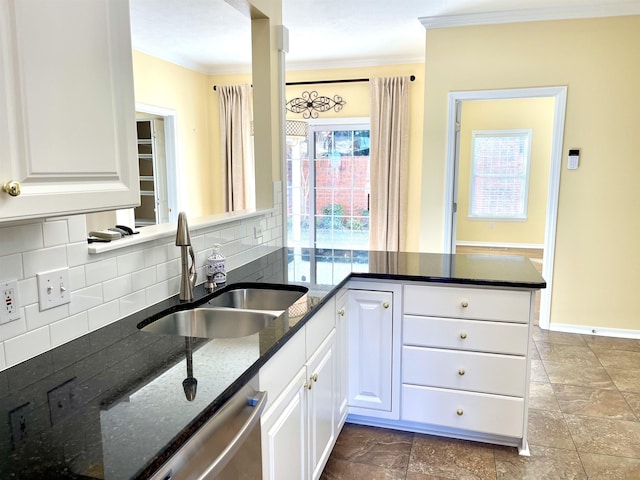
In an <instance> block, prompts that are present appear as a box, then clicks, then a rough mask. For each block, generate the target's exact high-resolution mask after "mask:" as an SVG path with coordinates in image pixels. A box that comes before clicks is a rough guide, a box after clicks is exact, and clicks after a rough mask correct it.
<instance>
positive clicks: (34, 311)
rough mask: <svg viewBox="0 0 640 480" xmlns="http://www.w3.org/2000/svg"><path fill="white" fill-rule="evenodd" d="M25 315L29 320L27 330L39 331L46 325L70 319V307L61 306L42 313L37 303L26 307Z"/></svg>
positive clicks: (66, 305)
mask: <svg viewBox="0 0 640 480" xmlns="http://www.w3.org/2000/svg"><path fill="white" fill-rule="evenodd" d="M24 313H25V317H26V320H27V330H37V329H38V328H41V327H44V326H45V325H49V324H50V323H53V322H56V321H58V320H62V319H63V318H66V317H68V316H69V305H68V304H65V305H60V306H58V307H54V308H49V309H47V310H43V311H42V312H41V311H40V306H39V305H38V304H37V303H32V304H31V305H27V306H26V307H24Z"/></svg>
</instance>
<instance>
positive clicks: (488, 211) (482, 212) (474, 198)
mask: <svg viewBox="0 0 640 480" xmlns="http://www.w3.org/2000/svg"><path fill="white" fill-rule="evenodd" d="M530 156H531V130H530V129H528V130H490V131H486V130H481V131H480V130H476V131H474V132H472V143H471V199H470V202H469V217H471V218H490V219H505V220H509V219H514V220H523V219H526V218H527V196H528V190H529V163H530Z"/></svg>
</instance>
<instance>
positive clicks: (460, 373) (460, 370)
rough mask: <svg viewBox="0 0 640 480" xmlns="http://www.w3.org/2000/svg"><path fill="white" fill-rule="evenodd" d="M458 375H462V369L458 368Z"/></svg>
mask: <svg viewBox="0 0 640 480" xmlns="http://www.w3.org/2000/svg"><path fill="white" fill-rule="evenodd" d="M458 375H460V376H462V375H464V368H459V369H458Z"/></svg>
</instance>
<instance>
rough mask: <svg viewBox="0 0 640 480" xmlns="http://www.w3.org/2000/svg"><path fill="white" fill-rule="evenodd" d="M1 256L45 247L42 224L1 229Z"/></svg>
mask: <svg viewBox="0 0 640 480" xmlns="http://www.w3.org/2000/svg"><path fill="white" fill-rule="evenodd" d="M0 238H1V239H2V241H1V242H0V256H4V255H11V254H12V253H22V252H27V251H30V250H37V249H39V248H42V247H44V239H43V237H42V222H37V223H31V224H28V225H17V226H15V227H1V228H0Z"/></svg>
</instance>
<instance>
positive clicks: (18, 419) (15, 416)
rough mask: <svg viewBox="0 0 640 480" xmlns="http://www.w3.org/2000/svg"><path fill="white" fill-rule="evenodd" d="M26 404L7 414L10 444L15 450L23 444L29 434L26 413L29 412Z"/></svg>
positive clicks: (28, 403)
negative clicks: (9, 427) (9, 426)
mask: <svg viewBox="0 0 640 480" xmlns="http://www.w3.org/2000/svg"><path fill="white" fill-rule="evenodd" d="M30 404H31V403H30V402H27V403H25V404H22V405H20V406H19V407H17V408H14V409H13V410H11V411H10V412H9V424H10V425H11V442H12V443H13V447H14V448H15V447H16V446H17V445H19V444H20V443H21V442H23V441H24V440H25V439H26V438H27V435H28V434H29V422H28V421H27V417H28V413H29V411H30V410H31V409H30V408H29V405H30Z"/></svg>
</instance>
